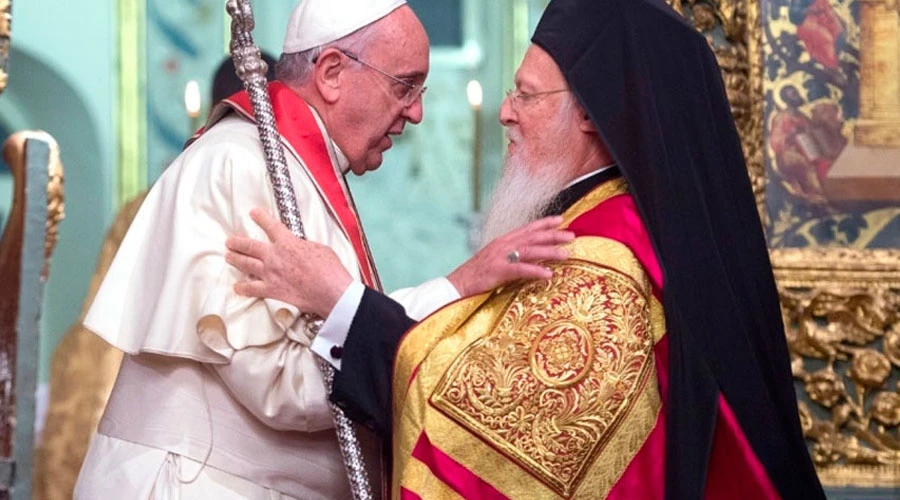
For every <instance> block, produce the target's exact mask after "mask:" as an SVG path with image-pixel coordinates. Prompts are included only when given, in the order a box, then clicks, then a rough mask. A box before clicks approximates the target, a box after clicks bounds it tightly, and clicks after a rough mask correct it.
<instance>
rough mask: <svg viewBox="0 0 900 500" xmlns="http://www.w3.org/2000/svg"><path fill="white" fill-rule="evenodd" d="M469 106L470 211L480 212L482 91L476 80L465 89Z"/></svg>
mask: <svg viewBox="0 0 900 500" xmlns="http://www.w3.org/2000/svg"><path fill="white" fill-rule="evenodd" d="M466 94H467V95H468V97H469V105H470V106H472V117H473V120H474V122H475V123H474V127H473V130H474V137H472V211H473V212H475V213H478V212H481V141H482V138H481V135H482V134H481V104H482V100H483V97H484V95H483V91H482V89H481V84H480V83H478V80H472V81H471V82H469V85H468V87H466Z"/></svg>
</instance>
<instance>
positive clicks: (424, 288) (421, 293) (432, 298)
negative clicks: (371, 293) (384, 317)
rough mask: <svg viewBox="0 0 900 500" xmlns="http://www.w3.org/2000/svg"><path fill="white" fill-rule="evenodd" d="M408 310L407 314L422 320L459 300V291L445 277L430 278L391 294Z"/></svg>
mask: <svg viewBox="0 0 900 500" xmlns="http://www.w3.org/2000/svg"><path fill="white" fill-rule="evenodd" d="M390 297H391V298H392V299H394V300H395V301H397V302H399V303H400V305H402V306H403V308H404V309H405V310H406V315H407V316H409V317H410V318H412V319H414V320H416V321H422V320H423V319H425V318H426V317H427V316H428V315H430V314H431V313H433V312H435V311H437V310H438V309H440V308H442V307H444V306H445V305H447V304H449V303H451V302H453V301H454V300H459V298H460V297H459V292H458V291H456V288H455V287H454V286H453V283H450V280H448V279H447V278H444V277H440V278H435V279H433V280H428V281H426V282H425V283H422V284H421V285H419V286H417V287H413V288H401V289H400V290H397V291H396V292H393V293H392V294H390Z"/></svg>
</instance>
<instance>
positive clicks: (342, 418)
mask: <svg viewBox="0 0 900 500" xmlns="http://www.w3.org/2000/svg"><path fill="white" fill-rule="evenodd" d="M0 1H2V0H0ZM226 9H227V11H228V14H229V15H230V16H231V19H232V21H231V56H232V58H233V59H234V66H235V68H236V70H237V75H238V77H239V78H240V79H241V81H243V82H244V88H246V89H247V93H248V94H249V95H250V102H251V103H252V105H253V114H254V116H255V118H256V126H257V130H258V131H259V138H260V141H261V142H262V145H263V151H264V152H265V155H266V167H267V169H268V171H269V178H270V179H271V181H272V188H273V191H274V193H275V201H276V202H277V204H278V212H279V215H280V216H281V221H282V222H283V223H284V225H286V226H287V227H288V228H289V229H290V230H291V232H292V233H294V235H295V236H297V237H299V238H305V237H306V235H305V232H304V230H303V223H302V222H301V219H300V210H299V209H298V208H297V199H296V197H295V196H294V188H293V185H292V184H291V175H290V171H289V170H288V166H287V160H286V159H285V156H284V150H283V149H282V147H281V140H280V137H279V135H278V128H277V127H276V125H275V114H274V113H273V111H272V103H271V101H270V100H269V91H268V86H267V82H266V70H267V69H268V67H267V65H266V63H265V62H264V61H263V60H262V56H261V54H260V52H259V47H257V46H256V44H255V43H254V41H253V33H252V31H253V27H254V25H255V22H254V20H253V10H252V9H251V7H250V1H249V0H228V3H227V4H226ZM302 319H303V320H304V321H305V323H306V327H307V328H309V329H311V330H312V331H314V332H315V331H318V329H319V328H320V327H321V324H322V321H321V320H320V319H317V318H315V317H311V316H308V315H304V316H302ZM318 361H319V368H320V369H321V370H322V375H323V378H324V380H325V386H326V389H327V390H328V392H329V393H330V392H331V386H332V383H333V381H334V368H332V366H331V365H330V364H328V362H327V361H325V360H323V359H321V358H320V359H319V360H318ZM331 412H332V414H333V415H334V428H335V431H336V433H337V438H338V443H339V444H340V448H341V454H342V455H343V458H344V466H345V467H346V468H347V478H348V479H349V481H350V490H351V491H352V493H353V498H354V499H356V500H370V499H371V498H372V488H371V486H370V484H369V477H368V475H367V473H366V467H365V463H364V461H363V454H362V449H361V448H360V444H359V438H358V437H357V435H356V429H355V428H354V427H353V424H352V422H350V419H348V418H347V416H346V415H344V412H343V411H342V410H341V409H340V408H338V407H337V406H336V405H334V404H331Z"/></svg>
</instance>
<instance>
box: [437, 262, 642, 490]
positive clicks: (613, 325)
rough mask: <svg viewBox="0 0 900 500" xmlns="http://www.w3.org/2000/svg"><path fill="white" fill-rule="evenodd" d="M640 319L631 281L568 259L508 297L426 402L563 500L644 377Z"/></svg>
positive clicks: (638, 390)
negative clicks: (550, 273)
mask: <svg viewBox="0 0 900 500" xmlns="http://www.w3.org/2000/svg"><path fill="white" fill-rule="evenodd" d="M649 318H650V314H649V301H648V297H646V296H645V295H644V294H643V293H641V288H640V287H639V286H638V285H637V284H636V283H635V282H634V281H633V280H631V279H630V278H628V277H627V276H625V275H623V274H621V273H619V272H616V271H613V270H611V269H608V268H605V267H600V266H597V265H593V264H589V263H587V262H584V261H573V260H570V261H568V262H566V263H565V264H562V265H558V266H555V269H554V277H553V279H552V280H550V281H549V282H547V281H544V282H537V283H530V284H526V285H524V286H523V287H522V288H521V289H520V290H519V291H518V293H516V295H515V297H514V298H513V299H512V301H511V302H510V303H509V305H508V306H507V307H506V310H505V311H504V313H503V314H502V316H500V319H499V321H498V323H497V324H496V326H495V327H494V328H493V329H492V330H491V333H489V334H488V335H486V336H484V337H482V338H481V339H479V340H478V341H476V342H474V343H473V344H472V345H470V346H469V347H467V348H466V350H465V351H464V352H463V353H462V355H461V356H459V357H458V358H457V360H456V361H455V362H454V363H453V364H452V365H451V367H450V369H449V370H448V371H447V372H446V373H445V374H444V376H443V377H442V379H441V381H440V383H439V384H438V386H437V388H436V389H435V392H434V393H433V394H432V398H431V402H432V404H433V405H434V406H435V407H436V408H437V409H438V410H440V411H441V412H443V413H445V414H446V415H448V416H449V417H450V418H452V419H453V420H455V421H456V422H457V423H459V424H460V425H462V426H463V427H465V428H467V429H468V430H470V431H471V432H473V433H474V434H476V435H478V436H480V437H481V438H482V439H484V440H486V441H487V442H488V443H489V444H490V445H492V446H494V447H495V448H497V449H498V450H500V451H501V452H503V453H504V454H505V455H506V456H508V457H509V458H510V459H511V460H512V461H514V462H515V463H516V464H518V465H519V466H521V467H523V468H525V469H526V470H528V471H529V472H530V473H531V474H533V475H534V476H535V477H537V478H538V479H539V480H541V481H542V482H543V483H544V484H546V485H547V486H548V487H549V488H551V489H553V490H554V491H555V492H557V493H558V494H560V495H562V496H564V497H569V496H570V495H571V494H572V493H573V492H574V491H575V490H576V489H577V488H578V485H579V484H580V482H581V480H582V479H583V478H584V475H585V473H586V472H587V470H588V469H589V467H590V465H591V464H592V462H593V461H594V459H595V458H596V457H597V455H598V454H599V453H600V452H601V451H602V450H603V448H604V447H605V445H606V443H607V442H608V440H609V438H610V437H611V436H612V434H613V433H614V432H615V430H616V428H617V427H618V426H619V424H621V422H622V421H623V420H624V419H625V417H626V416H627V415H628V414H629V412H630V410H631V408H632V407H633V405H634V403H635V401H637V400H638V397H639V396H640V394H641V392H642V391H643V390H644V389H645V388H646V387H647V380H648V378H650V376H651V375H653V373H654V372H653V358H652V353H653V346H654V339H653V335H652V330H651V327H650V321H649Z"/></svg>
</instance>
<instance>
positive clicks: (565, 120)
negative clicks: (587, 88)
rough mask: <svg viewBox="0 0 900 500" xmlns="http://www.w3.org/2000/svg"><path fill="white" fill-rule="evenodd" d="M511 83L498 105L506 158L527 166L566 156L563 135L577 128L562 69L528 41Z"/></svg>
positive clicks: (570, 97)
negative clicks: (503, 98) (513, 81)
mask: <svg viewBox="0 0 900 500" xmlns="http://www.w3.org/2000/svg"><path fill="white" fill-rule="evenodd" d="M515 85H516V87H515V89H513V90H512V92H511V93H510V94H509V95H508V96H507V98H506V99H505V100H504V101H503V105H502V106H501V107H500V123H502V124H503V126H504V127H506V128H507V138H508V139H509V147H508V150H507V153H508V159H509V160H511V162H512V163H516V164H522V165H525V166H526V167H527V168H529V169H536V168H540V167H542V166H547V165H559V164H560V163H561V160H564V158H566V157H567V155H566V152H567V143H566V139H567V137H571V134H572V133H574V132H575V131H576V130H577V122H576V121H575V119H574V116H575V114H574V113H573V106H574V104H572V99H573V98H572V95H571V93H570V92H568V88H569V86H568V84H567V83H566V80H565V78H564V77H563V75H562V72H561V71H560V70H559V67H558V66H557V65H556V63H555V62H554V61H553V59H552V58H551V57H550V55H549V54H547V52H546V51H544V50H543V49H542V48H540V47H538V46H537V45H532V46H531V47H530V48H529V49H528V51H527V52H526V53H525V59H524V60H523V61H522V65H521V66H519V70H518V71H517V72H516V79H515ZM562 163H565V162H564V161H562Z"/></svg>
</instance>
